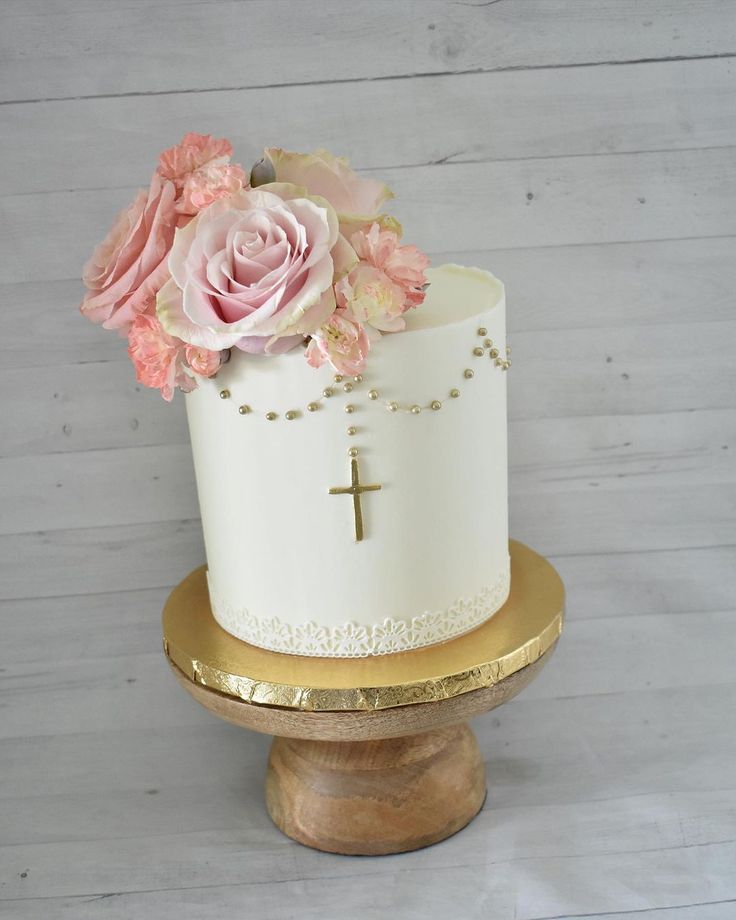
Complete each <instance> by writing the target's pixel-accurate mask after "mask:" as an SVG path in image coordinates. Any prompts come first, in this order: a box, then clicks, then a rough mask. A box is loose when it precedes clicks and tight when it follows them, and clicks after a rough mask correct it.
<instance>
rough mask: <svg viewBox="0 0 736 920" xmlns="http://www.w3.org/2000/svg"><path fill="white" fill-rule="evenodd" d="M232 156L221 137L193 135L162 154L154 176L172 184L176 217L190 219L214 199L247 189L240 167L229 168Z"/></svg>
mask: <svg viewBox="0 0 736 920" xmlns="http://www.w3.org/2000/svg"><path fill="white" fill-rule="evenodd" d="M232 152H233V148H232V144H231V143H230V141H228V140H226V139H225V138H224V137H223V138H214V137H212V136H211V135H209V134H195V133H194V132H190V133H189V134H185V135H184V137H183V138H182V140H181V142H180V143H178V144H176V146H174V147H169V149H168V150H164V152H163V153H162V154H161V156H160V157H159V165H158V169H157V172H158V174H159V175H160V176H163V177H164V178H166V179H170V180H171V181H172V182H173V183H174V185H175V187H176V191H177V202H176V210H177V211H178V212H179V213H180V214H185V215H188V216H190V217H191V216H192V215H194V214H196V213H197V212H198V211H201V210H202V209H203V208H206V207H207V206H208V205H211V204H212V202H213V201H216V200H217V199H218V198H225V197H227V196H228V195H235V194H236V193H237V192H239V191H240V190H241V189H242V188H245V187H247V185H248V180H247V178H246V175H245V172H244V171H243V169H242V167H240V166H236V165H231V164H230V156H231V154H232Z"/></svg>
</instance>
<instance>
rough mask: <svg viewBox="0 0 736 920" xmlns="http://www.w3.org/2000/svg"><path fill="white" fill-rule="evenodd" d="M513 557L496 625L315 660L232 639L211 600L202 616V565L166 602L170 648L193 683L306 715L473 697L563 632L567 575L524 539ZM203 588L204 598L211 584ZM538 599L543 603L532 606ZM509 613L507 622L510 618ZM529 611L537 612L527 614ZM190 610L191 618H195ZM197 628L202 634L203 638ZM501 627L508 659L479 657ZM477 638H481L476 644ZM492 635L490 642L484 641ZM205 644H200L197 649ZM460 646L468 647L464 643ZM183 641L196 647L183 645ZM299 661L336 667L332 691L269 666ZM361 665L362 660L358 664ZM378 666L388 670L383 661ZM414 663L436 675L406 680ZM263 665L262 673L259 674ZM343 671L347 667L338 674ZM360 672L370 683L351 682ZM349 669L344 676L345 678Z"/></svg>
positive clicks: (320, 669)
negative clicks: (194, 600)
mask: <svg viewBox="0 0 736 920" xmlns="http://www.w3.org/2000/svg"><path fill="white" fill-rule="evenodd" d="M509 552H510V556H511V565H512V578H511V584H512V588H511V594H510V595H509V599H508V600H507V602H506V604H504V605H503V607H501V608H500V610H499V611H497V612H496V613H495V614H494V615H493V616H492V617H491V618H490V619H489V620H488V621H486V622H485V623H483V624H481V625H480V626H478V627H476V629H474V630H471V631H470V632H469V633H465V634H464V635H463V636H458V637H457V638H454V639H449V640H447V641H446V642H443V643H440V644H439V645H435V646H429V647H425V648H419V649H414V650H412V651H409V652H402V653H397V654H395V655H383V656H376V657H375V658H360V659H346V658H342V659H330V658H317V657H315V658H305V657H302V656H294V655H290V654H287V653H283V652H270V651H266V650H264V649H259V648H257V647H256V646H251V645H249V644H248V643H245V642H243V641H242V640H241V639H237V638H235V637H234V636H231V635H230V634H229V633H226V632H225V631H224V630H223V629H222V627H220V626H219V624H217V622H216V621H215V619H214V617H213V616H212V613H211V611H210V610H209V604H207V605H206V606H207V608H208V609H207V610H206V611H204V610H203V609H202V608H203V606H204V604H203V602H202V600H201V599H200V600H199V608H195V609H194V611H193V615H192V609H191V608H188V607H187V602H186V596H185V595H186V591H187V589H191V585H192V584H195V583H196V579H197V578H199V579H200V581H205V567H204V566H200V567H198V568H197V569H195V570H194V571H193V572H191V573H190V574H189V575H188V576H187V577H186V578H185V579H183V580H182V581H181V582H180V583H179V585H177V586H176V587H175V588H174V589H173V591H172V592H171V593H170V595H169V597H168V599H167V601H166V605H165V607H164V612H163V643H164V651H165V653H166V656H167V658H168V660H169V662H170V663H171V664H172V665H173V666H174V667H175V668H176V671H177V672H179V673H180V674H181V675H182V676H183V677H184V678H185V679H186V680H188V681H189V682H191V683H192V684H194V685H198V686H200V687H202V688H203V689H208V690H212V691H214V692H215V693H217V694H218V695H222V696H224V697H229V698H231V699H234V700H236V701H239V702H243V703H245V704H251V705H254V706H258V707H271V708H273V709H280V710H294V711H300V712H304V713H317V712H325V713H328V712H333V713H335V712H370V711H377V710H384V709H396V708H399V707H405V706H417V705H421V704H426V703H432V702H440V701H442V700H448V699H452V698H454V697H457V696H463V695H466V694H468V693H472V692H473V691H477V690H482V689H484V688H489V687H493V686H496V685H500V684H501V683H502V682H503V681H504V680H506V679H507V678H509V677H511V676H512V675H513V674H515V673H517V672H519V671H521V670H523V669H525V668H527V667H529V666H530V665H532V664H534V663H535V662H537V661H538V660H539V659H541V658H543V657H545V658H546V657H548V656H547V655H546V653H547V652H549V651H551V650H552V648H553V647H554V645H555V644H556V642H557V640H558V638H559V636H560V634H561V632H562V625H563V618H564V600H565V591H564V586H563V584H562V580H561V579H560V576H559V575H558V573H557V572H556V570H555V569H554V567H553V566H552V564H551V563H550V562H549V561H548V560H547V559H545V558H544V557H543V556H541V555H540V554H538V553H536V552H535V551H534V550H532V549H531V548H530V547H528V546H525V545H524V544H522V543H520V542H518V541H515V540H510V541H509ZM515 576H516V577H515ZM205 584H206V582H205ZM195 587H196V584H195ZM198 590H199V591H200V594H201V586H200V587H199V589H198ZM205 590H206V589H205ZM532 601H534V602H535V605H536V606H532V604H531V602H532ZM507 608H508V609H507ZM504 611H506V617H505V618H504V617H503V616H502V614H503V612H504ZM522 613H526V614H527V615H526V616H521V614H522ZM183 614H189V617H188V618H187V617H186V616H184V615H183ZM197 618H198V619H197ZM192 620H194V621H195V622H194V625H193V624H192ZM494 621H495V623H494ZM197 629H199V630H200V634H199V635H197V632H196V630H197ZM187 630H189V632H187ZM494 631H495V633H497V634H498V637H497V641H498V642H499V650H500V653H499V654H497V655H488V653H487V651H486V654H480V651H479V653H478V654H477V655H475V648H476V646H480V649H481V650H482V649H483V648H486V649H487V647H488V643H490V645H491V647H493V641H494ZM182 634H183V640H184V641H182ZM469 637H471V638H470V639H469ZM472 637H475V642H474V641H473V638H472ZM483 639H485V641H486V645H485V646H484V645H483V642H482V641H480V642H479V641H478V640H483ZM197 641H199V642H200V645H199V646H198V647H196V648H195V647H194V646H196V643H197ZM192 643H194V646H193V645H192ZM459 643H464V645H463V646H462V647H461V646H460V645H459ZM182 645H186V646H188V648H182ZM461 648H462V653H461V655H460V658H458V653H459V652H460V651H461ZM228 655H230V657H229V658H228ZM244 655H245V656H246V661H247V656H251V658H252V659H253V661H254V662H255V664H257V666H258V667H256V669H255V670H252V667H254V665H253V662H251V666H250V669H251V676H249V675H248V674H247V673H242V672H243V671H245V670H248V669H249V667H242V660H243V656H244ZM463 656H464V657H463ZM238 657H240V659H241V666H240V667H238V668H237V669H234V668H233V667H232V661H233V659H235V660H237V659H238ZM474 658H477V659H478V660H474ZM453 659H454V661H455V664H457V662H458V661H459V660H461V661H462V662H463V664H464V667H462V668H461V669H458V668H457V667H455V668H454V669H453V668H452V667H451V666H449V664H448V667H446V668H443V667H442V662H443V661H445V660H447V661H448V662H450V661H452V660H453ZM295 660H296V661H298V662H300V665H299V667H298V668H297V670H299V668H300V669H301V671H302V675H304V674H306V675H308V676H309V675H310V674H312V673H313V674H314V675H315V677H316V675H318V674H322V675H324V673H325V672H326V671H327V672H329V671H330V670H332V672H333V673H332V677H331V680H330V681H329V683H331V684H332V685H331V686H325V681H324V679H323V681H322V685H321V686H320V680H319V678H318V677H316V682H315V679H310V680H309V681H305V680H304V679H303V678H302V682H301V683H297V682H288V681H284V680H283V679H279V680H277V679H274V675H273V674H269V668H274V669H276V670H280V669H282V668H283V666H284V665H285V664H286V665H287V670H288V665H291V666H292V669H293V663H294V661H295ZM387 661H388V664H386V662H387ZM337 662H339V664H336V663H337ZM355 662H360V664H353V663H355ZM378 662H380V665H377V663H378ZM432 662H434V663H432ZM412 667H414V668H417V667H418V668H419V669H420V672H421V668H422V667H428V668H430V670H429V671H428V672H427V673H426V674H425V675H424V676H420V677H419V678H418V679H417V678H415V679H412V680H400V679H396V678H398V677H400V676H401V672H402V671H404V674H406V673H407V668H408V672H409V673H410V672H411V668H412ZM259 668H260V673H258V674H257V672H258V669H259ZM335 668H338V669H339V670H338V671H337V674H338V677H337V678H336V677H335V671H334V669H335ZM371 668H373V671H374V672H377V673H376V676H377V677H378V676H379V675H380V674H381V673H382V674H383V680H375V681H371V680H366V679H365V678H366V677H370V675H371ZM432 668H434V669H435V671H436V673H433V671H432V670H431V669H432ZM351 670H352V671H353V672H356V673H357V674H359V675H360V677H361V678H362V679H361V680H355V679H353V680H352V681H351V680H350V674H351ZM392 670H393V671H394V672H395V673H394V679H393V680H386V677H387V672H388V674H389V676H390V674H391V671H392ZM535 670H536V669H535ZM340 673H342V676H339V675H340ZM256 674H257V676H255V675H256ZM177 676H178V675H177ZM336 680H337V682H338V683H337V686H336V685H335V681H336ZM200 702H201V700H200Z"/></svg>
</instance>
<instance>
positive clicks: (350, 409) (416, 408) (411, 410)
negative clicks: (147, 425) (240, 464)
mask: <svg viewBox="0 0 736 920" xmlns="http://www.w3.org/2000/svg"><path fill="white" fill-rule="evenodd" d="M477 335H478V336H479V337H480V338H482V339H483V344H482V345H476V346H474V347H473V349H472V350H471V354H472V355H473V356H474V357H476V358H481V357H484V356H485V355H486V353H487V354H488V356H489V358H490V359H491V361H493V363H494V365H495V366H496V367H498V368H499V369H500V370H502V371H506V370H508V369H509V367H511V359H510V357H509V355H510V354H511V348H510V347H509V346H506V357H505V358H504V357H501V353H500V351H499V349H498V347H497V346H496V345H495V344H494V342H493V339H490V338H487V335H488V330H487V329H486V328H485V326H480V327H478V330H477ZM474 377H475V371H474V370H473V368H471V367H466V368H465V369H464V370H463V378H464V379H465V380H472V379H473V378H474ZM332 380H333V383H334V384H342V390H343V392H344V393H347V394H350V393H352V392H353V390H354V387H355V384H360V383H362V382H363V375H362V374H355V375H353V376H352V378H351V379H350V380H346V378H345V375H344V374H333V376H332ZM334 394H335V390H334V386H326V387H324V389H323V390H322V394H321V396H320V397H319V398H318V399H316V400H313V401H311V402H309V403H307V404H306V410H307V412H310V413H314V412H317V411H318V410H319V409H320V408H321V401H322V400H324V399H329V398H330V397H332V396H334ZM218 395H219V397H220V399H222V400H227V399H230V396H231V394H230V390H228V389H227V388H225V389H222V390H220V391H219V394H218ZM448 395H449V397H450V398H451V399H458V397H459V396H460V390H459V389H458V388H457V387H453V388H452V389H450V390H449V392H448ZM366 396H367V398H368V399H369V400H370V401H371V402H376V401H378V400H379V399H380V393H379V391H378V390H377V389H376V388H375V387H372V388H371V389H370V390H368V392H367V394H366ZM383 405H384V407H385V408H386V409H387V410H388V411H389V412H394V413H395V412H407V413H408V414H410V415H420V414H421V412H422V410H423V409H431V410H432V411H434V412H438V411H439V410H440V409H441V408H442V402H441V401H440V400H439V399H433V400H431V401H430V402H429V403H427V404H426V405H421V404H419V403H407V404H404V405H402V404H400V403H398V402H396V400H393V399H392V400H390V401H388V402H384V403H383ZM343 409H344V411H345V412H346V413H347V414H349V415H350V414H352V413H354V412H355V411H356V410H357V407H356V406H355V405H354V404H353V403H348V404H347V405H345V406H344V407H343ZM238 413H239V414H240V415H243V416H245V415H252V414H258V413H254V410H253V409H252V407H251V406H250V405H248V404H247V403H243V404H242V405H240V406H238ZM280 415H283V418H284V419H286V420H287V421H290V422H291V421H294V420H295V419H298V418H300V417H301V415H302V413H301V412H300V411H299V410H298V409H288V410H287V411H285V412H283V413H278V412H276V411H274V410H269V411H268V412H265V413H264V417H265V418H266V419H267V421H269V422H273V421H276V420H277V419H278V418H279V417H280ZM347 433H348V434H349V435H351V436H352V435H355V434H356V433H357V429H356V427H355V426H354V425H351V426H349V427H348V429H347Z"/></svg>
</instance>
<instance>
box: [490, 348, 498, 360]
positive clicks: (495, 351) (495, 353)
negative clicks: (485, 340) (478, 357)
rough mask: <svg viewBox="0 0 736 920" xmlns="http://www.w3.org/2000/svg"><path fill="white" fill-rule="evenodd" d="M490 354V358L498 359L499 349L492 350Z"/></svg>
mask: <svg viewBox="0 0 736 920" xmlns="http://www.w3.org/2000/svg"><path fill="white" fill-rule="evenodd" d="M489 354H490V356H491V357H492V358H497V357H498V349H497V348H492V349H491V350H490V352H489Z"/></svg>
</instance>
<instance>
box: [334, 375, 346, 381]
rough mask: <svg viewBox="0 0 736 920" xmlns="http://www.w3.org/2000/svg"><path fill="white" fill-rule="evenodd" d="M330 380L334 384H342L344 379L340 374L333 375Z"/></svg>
mask: <svg viewBox="0 0 736 920" xmlns="http://www.w3.org/2000/svg"><path fill="white" fill-rule="evenodd" d="M332 379H333V380H334V381H335V383H342V382H343V380H344V379H345V378H344V377H343V376H342V374H335V376H334V377H333V378H332Z"/></svg>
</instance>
